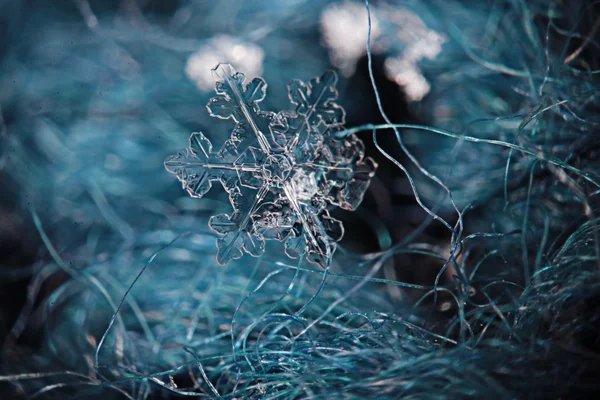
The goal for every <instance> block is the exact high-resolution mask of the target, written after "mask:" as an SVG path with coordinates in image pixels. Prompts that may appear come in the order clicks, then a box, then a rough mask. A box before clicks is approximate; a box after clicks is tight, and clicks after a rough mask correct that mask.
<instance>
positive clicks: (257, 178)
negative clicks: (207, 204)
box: [165, 64, 377, 267]
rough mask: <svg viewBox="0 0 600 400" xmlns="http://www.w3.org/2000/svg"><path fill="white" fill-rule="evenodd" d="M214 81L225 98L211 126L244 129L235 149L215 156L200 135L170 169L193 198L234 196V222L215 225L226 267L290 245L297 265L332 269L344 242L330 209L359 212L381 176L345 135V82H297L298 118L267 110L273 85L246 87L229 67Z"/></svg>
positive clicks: (332, 78) (234, 137) (235, 136)
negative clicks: (216, 192)
mask: <svg viewBox="0 0 600 400" xmlns="http://www.w3.org/2000/svg"><path fill="white" fill-rule="evenodd" d="M213 76H214V78H215V80H216V92H217V96H216V97H214V98H212V99H211V100H210V101H209V103H208V105H207V107H208V110H209V112H210V115H211V116H213V117H216V118H221V119H233V120H234V121H235V123H236V125H235V128H234V129H233V132H232V134H231V137H230V139H229V140H227V141H226V142H225V144H224V145H223V146H222V148H221V149H220V150H219V151H218V152H213V149H212V144H211V143H210V141H209V140H208V139H207V138H206V136H204V135H203V134H202V133H200V132H196V133H193V134H192V135H191V137H190V146H189V148H187V149H183V150H180V151H179V152H178V153H177V154H176V155H173V156H170V157H168V158H167V159H166V160H165V167H166V169H167V170H168V171H169V172H171V173H174V174H175V175H176V176H177V178H178V179H179V180H180V181H181V183H182V186H183V188H184V189H186V190H187V191H188V193H189V194H190V196H192V197H196V198H200V197H202V196H204V194H206V193H207V192H208V191H209V190H210V188H211V186H212V182H214V181H219V182H221V184H222V185H223V188H224V189H225V190H226V191H227V192H228V194H229V198H230V201H231V205H232V206H233V212H232V213H231V214H221V215H216V216H213V217H211V219H210V221H209V226H210V228H211V229H212V230H214V231H215V232H216V233H217V234H218V235H219V238H218V239H217V247H218V254H217V261H218V262H219V263H220V264H223V265H224V264H227V263H228V262H229V261H230V260H232V259H237V258H240V257H241V256H242V255H243V253H244V252H246V253H248V254H250V255H252V256H259V255H261V254H262V253H263V252H264V246H265V240H270V239H275V240H278V241H283V242H285V252H286V254H287V255H288V256H289V257H291V258H299V257H306V258H307V259H308V260H309V261H311V262H313V263H316V264H318V265H320V266H322V267H325V265H326V264H327V260H328V259H329V258H330V257H331V256H332V254H333V252H334V251H335V246H336V245H335V242H337V241H339V240H340V239H341V238H342V236H343V233H344V228H343V226H342V224H341V222H340V221H338V220H336V219H334V218H332V217H331V216H330V215H329V211H328V210H327V207H328V205H333V206H339V207H341V208H343V209H347V210H354V209H356V207H358V205H359V204H360V203H361V201H362V198H363V195H364V193H365V191H366V189H367V187H368V186H369V182H370V180H371V178H372V177H373V175H374V174H375V169H376V168H377V164H376V163H375V162H374V161H373V160H372V159H371V158H365V157H364V146H363V143H362V142H361V141H360V140H359V139H358V138H357V137H356V136H355V135H345V136H343V137H336V135H335V133H336V132H337V131H339V130H341V126H342V124H343V123H344V116H345V113H344V110H343V108H342V107H340V106H339V105H337V104H335V102H334V101H335V99H336V98H337V91H336V89H335V85H336V83H337V76H336V74H335V73H334V72H332V71H328V72H326V73H324V74H323V75H322V76H321V77H320V78H314V79H311V80H310V81H309V82H308V84H305V83H303V82H301V81H299V80H294V81H292V82H290V84H289V85H288V89H289V98H290V100H291V102H292V103H293V104H294V105H295V110H294V111H280V112H278V113H274V112H267V111H262V110H260V108H259V105H258V103H259V102H261V101H262V100H263V99H264V97H265V94H266V88H267V85H266V83H265V81H264V80H263V79H261V78H254V79H253V80H251V81H250V82H249V83H247V84H244V75H243V74H241V73H236V72H235V70H234V69H233V67H231V66H230V65H228V64H219V65H218V66H217V68H215V69H214V70H213Z"/></svg>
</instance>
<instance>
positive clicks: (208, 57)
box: [185, 35, 265, 92]
mask: <svg viewBox="0 0 600 400" xmlns="http://www.w3.org/2000/svg"><path fill="white" fill-rule="evenodd" d="M264 57H265V53H264V51H263V50H262V49H261V48H260V47H259V46H257V45H255V44H254V43H250V42H247V41H244V40H242V39H239V38H236V37H232V36H229V35H216V36H214V37H213V38H211V39H210V40H208V41H207V42H206V44H205V45H204V46H202V47H201V48H200V49H198V51H196V52H195V53H194V54H192V55H191V56H190V58H189V59H188V60H187V64H186V66H185V73H186V75H187V76H188V78H190V79H191V80H192V81H193V82H194V83H195V84H196V86H197V87H198V89H200V90H201V91H203V92H208V91H209V90H211V89H212V88H213V87H214V79H213V78H212V76H211V74H210V70H209V69H208V68H206V66H207V65H217V64H218V63H219V61H221V60H230V61H231V63H232V64H233V65H235V66H236V67H238V68H243V69H244V71H246V73H247V74H248V76H249V77H251V78H254V77H256V76H260V75H261V74H262V68H263V59H264Z"/></svg>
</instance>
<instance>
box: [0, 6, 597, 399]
mask: <svg viewBox="0 0 600 400" xmlns="http://www.w3.org/2000/svg"><path fill="white" fill-rule="evenodd" d="M599 9H600V8H599V6H598V5H597V4H596V3H593V2H584V1H574V2H559V1H517V0H514V1H513V0H496V1H480V2H467V1H435V0H432V1H427V2H420V1H399V0H393V1H392V0H389V1H373V2H372V4H371V10H370V11H371V14H372V15H371V21H372V26H371V48H372V71H373V75H374V79H375V82H376V84H377V87H378V91H379V94H380V97H381V104H382V107H383V110H384V111H385V113H386V116H387V117H384V116H382V113H381V110H380V109H379V108H378V104H377V102H376V97H375V93H374V89H373V87H372V83H371V80H370V76H369V69H368V60H367V47H366V40H367V12H366V8H365V4H364V3H362V2H360V1H321V0H318V1H312V0H310V1H309V0H285V1H275V0H270V1H266V0H265V1H250V0H247V1H244V0H223V1H218V2H209V1H198V0H190V1H154V0H115V1H105V0H101V1H100V0H99V1H91V0H70V1H67V0H56V1H8V0H6V1H0V307H1V313H0V343H1V345H2V348H1V350H0V398H3V399H4V398H6V399H13V398H15V399H18V398H28V397H31V396H34V397H37V398H50V399H53V398H56V399H64V398H83V399H88V398H102V399H107V398H115V399H121V398H130V399H155V398H156V399H158V398H178V397H181V396H194V397H208V398H219V397H221V398H226V399H234V398H238V399H240V398H256V399H259V398H260V399H275V398H284V399H287V398H290V399H296V398H297V399H301V398H323V399H338V398H340V399H341V398H347V399H354V398H382V399H383V398H439V399H445V398H455V399H463V398H474V399H475V398H477V399H478V398H482V397H486V398H539V399H547V398H593V396H594V395H595V394H597V392H598V389H599V387H598V383H597V379H596V377H597V376H599V374H600V370H599V369H598V366H599V365H600V360H599V357H600V342H599V339H598V338H599V337H600V316H599V314H598V305H599V304H600V303H599V302H600V297H599V292H598V287H599V286H598V285H599V284H600V279H599V276H598V273H599V271H600V269H599V267H600V243H599V242H598V241H599V239H598V237H599V236H598V235H599V226H598V220H597V218H598V214H599V213H598V205H599V204H598V194H599V193H600V186H599V184H600V174H599V173H598V171H599V167H600V165H599V156H598V154H599V153H598V151H599V150H598V149H599V145H600V135H599V132H598V124H599V122H600V115H599V114H600V113H599V111H600V103H599V100H598V90H599V89H600V86H599V82H598V71H599V70H600V66H599V65H598V59H599V57H598V54H600V53H599V52H600V31H599V30H600V23H599V22H598V21H600V20H599V19H598V18H599V17H598V15H599V14H598V11H599ZM221 61H223V62H230V63H231V64H233V65H234V66H235V67H236V68H237V69H238V70H239V71H241V72H244V73H245V74H246V75H247V77H248V78H252V77H255V76H262V77H263V78H264V79H265V80H266V82H267V83H268V89H267V97H266V100H265V101H264V102H263V103H261V107H263V109H266V110H273V111H278V110H282V109H289V108H290V105H289V104H290V103H289V100H288V98H287V88H286V84H287V83H288V82H289V81H290V80H291V79H301V80H303V81H308V80H309V79H311V78H313V77H315V76H320V75H321V74H322V73H323V72H324V71H325V70H327V69H334V70H336V71H337V73H338V75H339V77H340V80H339V83H338V90H339V99H338V103H339V104H341V105H342V106H343V107H344V108H345V110H346V127H347V128H356V132H357V135H358V136H359V137H360V138H361V139H362V140H363V141H364V143H365V146H366V154H367V155H368V156H370V157H373V158H374V159H375V160H376V161H377V162H378V164H379V168H378V170H377V174H376V176H375V177H374V179H373V181H372V183H371V186H370V188H369V190H368V191H367V193H366V195H365V199H364V201H363V204H362V205H361V207H360V208H359V209H358V210H357V211H355V212H348V211H342V210H332V215H333V216H335V217H336V218H338V219H340V220H341V221H342V222H343V223H344V226H345V229H346V232H345V236H344V239H343V240H342V241H341V243H340V246H339V247H338V250H337V252H336V253H335V256H334V259H333V262H332V266H331V270H328V271H327V272H326V271H324V270H322V269H319V268H318V267H316V266H314V265H312V264H309V263H298V261H297V260H290V259H288V258H287V257H285V255H284V254H283V245H282V244H281V243H269V244H268V245H267V250H266V253H265V255H264V256H263V257H261V258H252V257H250V256H248V255H246V256H245V257H243V258H242V259H240V260H237V261H235V262H232V263H230V264H229V265H228V266H227V267H221V266H219V265H217V263H216V261H215V255H216V246H215V239H216V236H215V234H214V233H212V232H211V231H210V230H209V228H208V226H207V224H208V219H209V217H210V216H212V215H215V214H218V213H223V212H229V211H230V207H231V206H230V204H229V199H228V198H227V196H226V193H225V192H224V191H223V190H221V188H220V187H216V186H217V185H215V187H214V188H213V189H212V191H211V192H210V193H209V194H208V195H207V196H206V197H204V198H203V199H201V200H198V199H193V198H190V197H188V196H187V193H186V192H185V191H184V190H182V189H181V186H180V184H179V182H177V180H176V179H175V177H174V176H173V175H171V174H169V173H168V172H167V171H166V170H165V169H164V166H163V161H164V159H165V157H167V156H168V155H170V154H174V153H175V152H176V151H177V150H179V149H181V148H183V147H186V146H187V140H188V137H189V135H190V134H191V133H192V132H197V131H202V132H203V133H204V134H205V135H206V136H207V137H208V138H210V140H211V141H212V142H213V144H214V145H215V146H220V145H221V144H222V143H223V142H224V141H225V140H226V139H227V138H228V137H229V135H230V133H231V130H232V128H233V124H232V122H231V121H223V120H218V119H215V118H211V117H210V116H209V114H208V111H207V109H206V107H205V105H206V103H207V102H208V100H209V99H210V98H211V97H212V96H213V95H214V89H213V88H214V84H213V80H212V77H211V74H210V70H211V69H212V68H214V67H215V66H216V64H217V63H218V62H221ZM386 119H388V121H387V122H392V123H396V124H404V125H402V126H401V127H399V128H398V129H397V130H396V132H395V131H394V130H393V129H390V128H389V125H382V124H386ZM366 124H376V127H375V128H376V130H375V131H374V130H373V129H372V128H373V127H372V126H370V125H368V126H366ZM386 126H387V128H386ZM375 134H376V137H375V138H374V135H375ZM403 168H404V170H403ZM180 235H183V236H180ZM144 266H147V269H146V270H145V271H144V273H143V274H142V276H141V277H140V279H139V280H138V281H136V283H135V285H134V286H133V288H132V289H131V292H129V293H128V295H127V297H126V298H125V300H124V301H123V305H122V307H120V306H119V304H120V302H121V300H122V299H123V296H124V294H125V293H126V291H127V289H128V288H129V287H130V285H131V284H132V282H134V279H135V278H136V276H137V275H138V273H139V272H140V271H141V270H142V268H144ZM117 308H118V309H119V312H118V313H115V311H116V310H117ZM113 316H115V319H114V323H111V318H112V317H113ZM109 326H110V329H109V330H108V331H107V329H108V328H109ZM105 332H108V333H107V334H106V337H105V340H104V342H103V344H102V347H101V348H100V350H98V348H99V343H100V341H101V339H102V337H103V335H104V334H105ZM97 350H98V351H97Z"/></svg>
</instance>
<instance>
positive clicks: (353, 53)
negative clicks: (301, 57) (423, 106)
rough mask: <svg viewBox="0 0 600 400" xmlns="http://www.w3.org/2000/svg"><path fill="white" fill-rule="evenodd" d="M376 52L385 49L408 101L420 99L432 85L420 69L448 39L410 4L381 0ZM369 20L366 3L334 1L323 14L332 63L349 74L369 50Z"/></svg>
mask: <svg viewBox="0 0 600 400" xmlns="http://www.w3.org/2000/svg"><path fill="white" fill-rule="evenodd" d="M370 8H371V51H372V53H373V54H380V53H385V54H386V55H387V57H386V60H385V65H384V68H385V74H386V75H387V77H388V78H389V79H390V80H392V81H394V82H396V84H398V85H399V86H401V87H402V88H403V90H404V92H405V94H406V97H407V100H409V101H419V100H421V99H422V98H423V97H424V96H425V95H426V94H427V93H429V90H430V86H429V83H428V82H427V80H426V79H425V77H424V76H423V75H422V73H421V69H420V68H419V65H418V64H419V62H421V60H423V59H429V60H433V59H435V57H437V55H438V54H439V53H440V52H441V51H442V45H443V44H444V43H445V42H446V40H447V38H446V37H445V36H444V35H443V34H441V33H438V32H435V31H433V30H430V29H429V28H428V27H427V26H426V24H425V22H423V20H422V19H421V18H420V17H419V16H418V15H417V14H416V13H415V12H413V11H411V10H409V9H408V8H404V7H399V6H397V5H391V4H387V3H382V4H380V5H379V6H378V7H374V6H371V7H370ZM367 32H368V23H367V11H366V8H365V5H364V3H360V2H352V1H345V2H340V3H333V4H331V5H329V6H328V7H326V8H325V9H324V10H323V13H322V14H321V33H322V35H323V42H324V44H325V46H326V47H327V48H328V49H329V56H330V59H331V62H332V64H333V65H335V66H336V67H337V68H339V69H340V70H341V72H342V74H343V75H344V76H350V75H352V74H353V73H354V71H355V69H356V63H357V62H358V60H359V59H360V58H361V57H363V56H365V55H366V54H367V49H366V46H365V42H366V40H367Z"/></svg>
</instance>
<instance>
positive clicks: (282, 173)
mask: <svg viewBox="0 0 600 400" xmlns="http://www.w3.org/2000/svg"><path fill="white" fill-rule="evenodd" d="M292 165H293V162H292V161H291V160H290V158H289V157H288V156H286V155H283V154H275V155H270V156H269V157H267V160H266V161H265V163H264V164H263V165H262V174H263V177H264V179H265V181H269V182H272V183H273V184H275V185H280V184H282V183H283V182H284V181H285V180H286V179H287V178H288V176H290V173H291V172H292V168H293V167H292Z"/></svg>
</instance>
